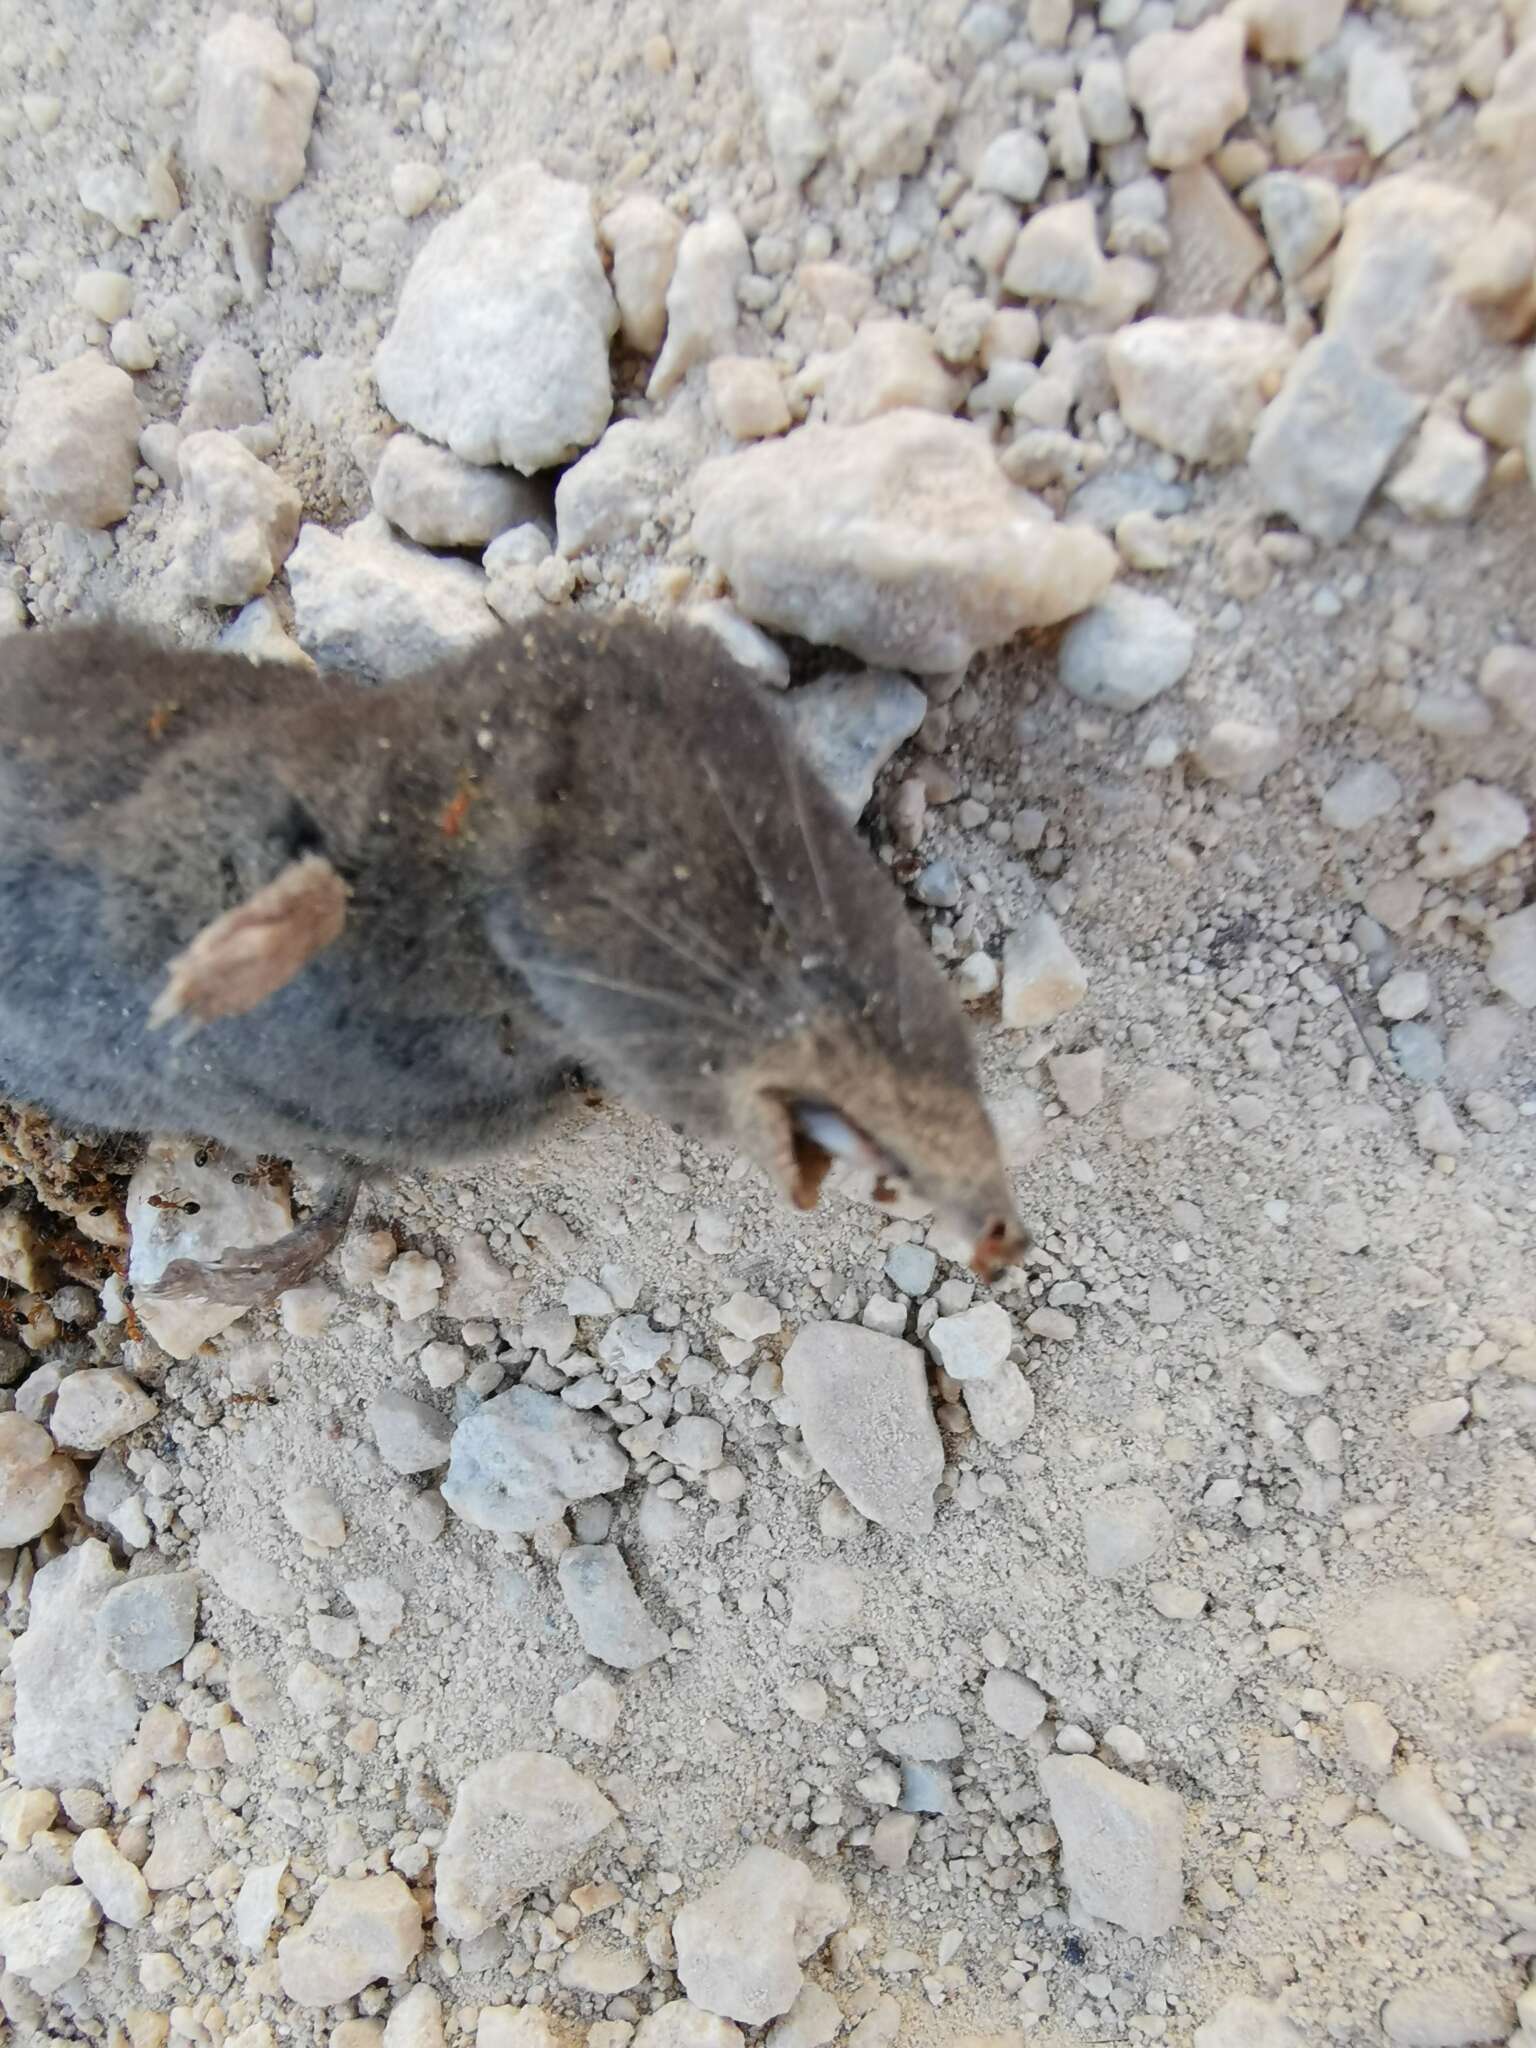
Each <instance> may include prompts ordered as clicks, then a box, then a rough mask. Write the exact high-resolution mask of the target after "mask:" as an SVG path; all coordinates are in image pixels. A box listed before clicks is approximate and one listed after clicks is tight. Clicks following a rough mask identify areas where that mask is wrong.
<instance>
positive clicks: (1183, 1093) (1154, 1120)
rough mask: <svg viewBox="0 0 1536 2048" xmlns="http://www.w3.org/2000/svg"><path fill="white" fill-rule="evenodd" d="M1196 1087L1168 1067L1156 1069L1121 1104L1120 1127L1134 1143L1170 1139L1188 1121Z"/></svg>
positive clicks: (1139, 1143) (1185, 1076)
mask: <svg viewBox="0 0 1536 2048" xmlns="http://www.w3.org/2000/svg"><path fill="white" fill-rule="evenodd" d="M1194 1106H1195V1084H1194V1082H1193V1081H1191V1080H1190V1079H1189V1078H1188V1076H1187V1075H1184V1074H1176V1073H1174V1072H1173V1071H1172V1070H1171V1069H1170V1068H1168V1067H1154V1068H1152V1069H1150V1070H1149V1071H1148V1073H1147V1074H1146V1076H1145V1078H1144V1079H1143V1080H1142V1081H1141V1082H1140V1084H1139V1085H1138V1086H1137V1087H1136V1088H1134V1089H1132V1091H1131V1093H1130V1094H1129V1095H1127V1096H1126V1098H1125V1100H1124V1101H1123V1102H1122V1103H1121V1105H1120V1128H1121V1130H1122V1131H1124V1133H1125V1135H1126V1137H1128V1138H1129V1139H1130V1140H1131V1141H1132V1142H1133V1143H1134V1144H1138V1145H1145V1144H1151V1143H1156V1142H1158V1141H1160V1140H1162V1139H1164V1138H1171V1137H1172V1136H1173V1135H1174V1134H1175V1132H1177V1131H1179V1130H1182V1128H1183V1127H1184V1125H1185V1124H1186V1123H1187V1122H1188V1121H1189V1115H1190V1112H1191V1110H1192V1109H1193V1108H1194Z"/></svg>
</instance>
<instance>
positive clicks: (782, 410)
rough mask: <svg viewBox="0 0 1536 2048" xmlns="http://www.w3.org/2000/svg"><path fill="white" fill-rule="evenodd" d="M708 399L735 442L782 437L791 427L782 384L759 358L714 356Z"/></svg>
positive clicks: (773, 371) (772, 370)
mask: <svg viewBox="0 0 1536 2048" xmlns="http://www.w3.org/2000/svg"><path fill="white" fill-rule="evenodd" d="M708 378H709V396H710V402H711V403H712V404H713V406H714V408H715V412H716V414H717V415H718V417H719V420H720V424H721V426H723V427H724V428H725V431H726V432H727V433H728V434H730V435H731V436H732V437H733V438H734V439H735V440H738V441H758V440H761V439H762V438H763V437H764V436H765V435H768V434H782V433H783V432H784V431H785V430H786V428H787V427H788V426H789V424H790V411H789V401H788V399H787V398H786V397H785V395H784V381H783V379H782V378H781V377H780V375H779V373H778V371H777V370H776V369H775V368H774V366H773V364H772V363H770V362H768V361H766V360H765V359H764V358H762V357H760V356H717V357H716V358H715V360H714V361H713V362H712V363H711V364H710V365H709V370H708Z"/></svg>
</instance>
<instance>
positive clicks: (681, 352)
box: [645, 207, 752, 400]
mask: <svg viewBox="0 0 1536 2048" xmlns="http://www.w3.org/2000/svg"><path fill="white" fill-rule="evenodd" d="M751 268H752V257H751V254H750V252H749V250H748V248H747V238H746V236H745V235H744V234H743V233H742V231H741V223H740V222H739V221H738V220H737V218H736V216H735V214H733V213H728V212H727V211H726V210H725V208H724V207H716V208H715V209H714V210H713V211H712V212H710V213H708V214H706V216H705V217H704V219H703V220H701V221H695V222H694V224H693V226H692V227H691V228H688V229H687V230H686V231H685V232H684V234H683V238H682V240H681V241H680V242H679V243H678V246H677V262H676V264H675V266H674V268H673V271H672V281H671V283H670V284H669V285H668V286H667V338H666V342H665V344H664V346H663V348H662V351H661V354H660V356H658V358H657V360H656V367H655V369H654V370H653V371H652V372H651V381H650V382H649V384H647V386H646V387H645V395H646V397H647V398H649V399H652V400H655V399H659V398H665V397H666V396H667V394H668V392H669V391H672V390H674V389H675V388H676V387H677V386H678V385H679V384H681V382H682V381H683V379H684V377H686V376H687V374H688V372H689V371H690V370H691V369H693V368H694V367H695V365H696V364H699V363H707V362H708V361H709V359H710V357H711V356H722V355H728V354H729V353H730V351H731V347H732V344H733V343H734V341H735V339H736V327H737V323H738V321H739V320H740V317H741V307H740V303H739V301H738V300H737V297H736V291H737V287H738V286H739V284H740V283H741V281H742V279H743V278H744V277H745V276H746V275H747V273H748V272H749V271H750V270H751Z"/></svg>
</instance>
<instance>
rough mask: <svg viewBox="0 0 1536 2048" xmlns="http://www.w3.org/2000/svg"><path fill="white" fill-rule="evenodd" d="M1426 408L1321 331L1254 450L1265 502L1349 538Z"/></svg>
mask: <svg viewBox="0 0 1536 2048" xmlns="http://www.w3.org/2000/svg"><path fill="white" fill-rule="evenodd" d="M1423 409H1424V408H1423V403H1422V401H1421V400H1419V399H1417V398H1415V397H1414V395H1413V393H1412V392H1411V391H1406V390H1404V388H1403V387H1402V385H1401V384H1398V383H1395V382H1394V381H1393V379H1392V378H1391V377H1388V376H1386V375H1385V374H1384V373H1383V372H1382V371H1380V370H1377V369H1374V368H1373V367H1372V366H1371V364H1370V363H1369V362H1367V361H1366V360H1365V358H1364V357H1363V356H1361V355H1359V354H1357V353H1356V351H1355V349H1354V348H1353V347H1352V346H1351V345H1350V343H1349V342H1348V341H1346V340H1345V339H1344V338H1343V337H1342V336H1341V335H1335V334H1320V335H1318V336H1317V338H1316V339H1315V340H1313V341H1309V342H1308V343H1307V345H1306V347H1305V348H1304V349H1303V350H1302V352H1301V354H1300V355H1299V356H1298V357H1297V358H1296V363H1295V366H1294V368H1293V369H1292V371H1291V373H1290V375H1289V376H1288V377H1287V378H1286V380H1285V386H1284V389H1283V390H1282V391H1281V393H1280V395H1279V397H1278V398H1276V399H1275V401H1274V403H1273V404H1272V405H1270V406H1269V407H1268V408H1267V409H1266V411H1265V412H1264V415H1263V417H1262V418H1261V419H1260V421H1259V424H1258V427H1257V428H1256V430H1255V432H1254V436H1253V442H1252V445H1251V447H1250V448H1249V450H1248V463H1249V467H1250V468H1251V469H1252V471H1253V474H1254V477H1255V480H1256V481H1257V483H1258V486H1259V491H1260V495H1261V497H1262V498H1263V501H1264V503H1265V504H1266V505H1267V506H1269V508H1270V509H1271V510H1272V511H1276V512H1283V513H1285V515H1286V516H1287V518H1289V519H1292V520H1294V521H1295V523H1296V525H1297V526H1299V527H1300V528H1301V530H1302V532H1303V533H1309V534H1311V535H1312V537H1313V539H1314V540H1321V541H1340V540H1343V539H1345V538H1346V536H1347V535H1349V534H1351V533H1353V532H1354V530H1355V527H1356V525H1357V524H1358V523H1359V520H1360V515H1361V514H1362V513H1363V512H1364V510H1365V508H1366V506H1367V504H1368V503H1369V502H1370V498H1371V493H1372V492H1373V491H1374V490H1375V488H1376V486H1377V485H1378V484H1379V483H1380V482H1381V479H1382V478H1383V476H1385V474H1386V472H1387V468H1388V465H1389V464H1390V463H1391V460H1392V458H1393V456H1394V455H1395V454H1396V453H1397V451H1398V449H1399V448H1401V447H1402V445H1403V443H1404V442H1405V441H1406V440H1407V438H1408V436H1409V434H1410V433H1412V431H1413V429H1414V427H1415V426H1416V425H1417V423H1418V419H1419V415H1420V414H1421V413H1422V411H1423Z"/></svg>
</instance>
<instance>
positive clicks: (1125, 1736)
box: [1104, 1722, 1151, 1768]
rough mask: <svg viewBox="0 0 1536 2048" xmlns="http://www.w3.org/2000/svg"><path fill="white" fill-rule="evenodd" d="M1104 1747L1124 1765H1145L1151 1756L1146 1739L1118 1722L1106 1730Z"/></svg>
mask: <svg viewBox="0 0 1536 2048" xmlns="http://www.w3.org/2000/svg"><path fill="white" fill-rule="evenodd" d="M1104 1747H1105V1748H1106V1749H1107V1750H1108V1751H1109V1752H1110V1754H1111V1755H1112V1756H1113V1757H1114V1758H1115V1759H1116V1760H1117V1762H1119V1763H1122V1764H1128V1765H1131V1766H1132V1767H1133V1768H1134V1766H1136V1765H1137V1764H1144V1763H1145V1762H1146V1760H1147V1758H1148V1756H1149V1755H1150V1753H1151V1752H1150V1751H1149V1750H1148V1748H1147V1744H1146V1739H1145V1737H1143V1736H1141V1735H1138V1734H1137V1732H1136V1730H1135V1729H1134V1728H1127V1727H1125V1726H1124V1725H1123V1723H1121V1722H1116V1723H1115V1725H1114V1726H1113V1727H1111V1728H1106V1729H1105V1730H1104Z"/></svg>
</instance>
